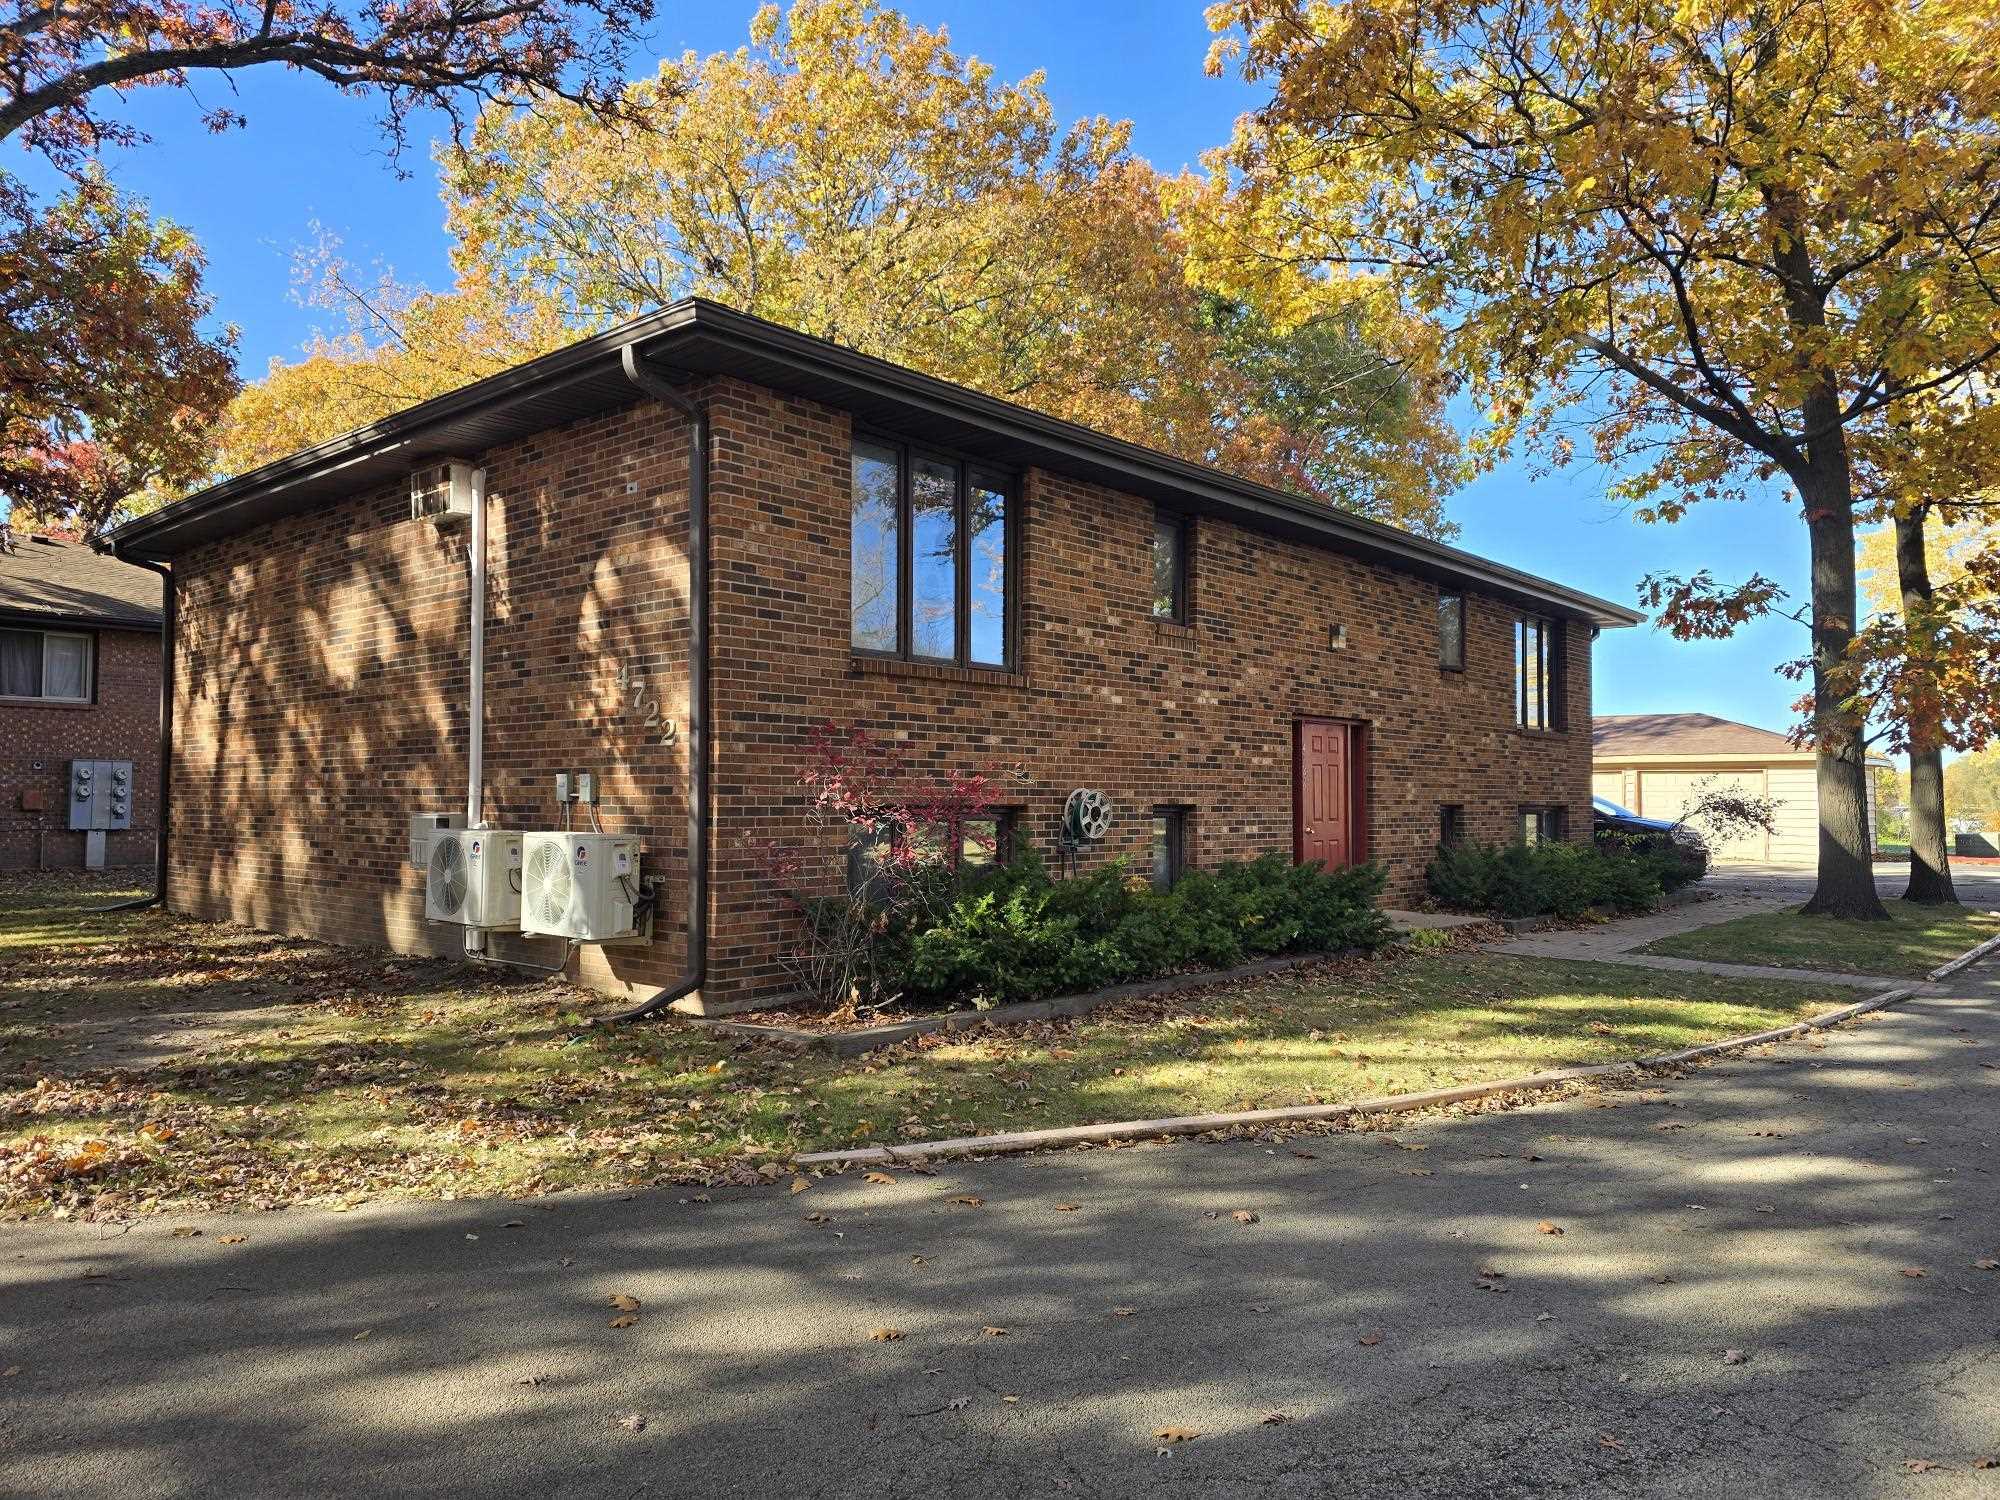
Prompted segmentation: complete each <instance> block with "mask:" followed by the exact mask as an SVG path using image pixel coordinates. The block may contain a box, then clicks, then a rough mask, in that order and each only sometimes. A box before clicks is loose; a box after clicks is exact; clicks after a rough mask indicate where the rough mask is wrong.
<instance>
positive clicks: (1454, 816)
mask: <svg viewBox="0 0 2000 1500" xmlns="http://www.w3.org/2000/svg"><path fill="white" fill-rule="evenodd" d="M1464 842H1465V804H1464V803H1462V802H1443V803H1440V804H1438V843H1439V844H1440V845H1442V846H1444V847H1446V848H1449V847H1451V846H1452V845H1453V844H1462V843H1464Z"/></svg>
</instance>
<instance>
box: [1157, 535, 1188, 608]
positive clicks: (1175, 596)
mask: <svg viewBox="0 0 2000 1500" xmlns="http://www.w3.org/2000/svg"><path fill="white" fill-rule="evenodd" d="M1187 543H1188V525H1187V520H1186V518H1185V517H1182V516H1174V515H1168V514H1166V513H1165V512H1156V513H1155V514H1154V516H1153V617H1154V618H1155V619H1158V620H1172V621H1173V622H1174V623H1175V624H1177V625H1185V624H1187V620H1188V587H1187V581H1188V566H1187V563H1188V559H1187V551H1188V548H1187Z"/></svg>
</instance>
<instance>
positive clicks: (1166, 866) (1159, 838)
mask: <svg viewBox="0 0 2000 1500" xmlns="http://www.w3.org/2000/svg"><path fill="white" fill-rule="evenodd" d="M1186 868H1187V809H1186V808H1184V807H1156V808H1154V809H1153V870H1152V875H1153V889H1154V890H1156V891H1167V890H1172V889H1173V888H1174V886H1175V885H1177V884H1179V883H1180V878H1181V872H1182V870H1184V869H1186Z"/></svg>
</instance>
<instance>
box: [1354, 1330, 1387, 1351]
mask: <svg viewBox="0 0 2000 1500" xmlns="http://www.w3.org/2000/svg"><path fill="white" fill-rule="evenodd" d="M1355 1342H1356V1343H1357V1344H1359V1345H1360V1346H1361V1347H1362V1348H1364V1349H1373V1348H1374V1347H1375V1346H1376V1345H1377V1344H1379V1343H1381V1342H1382V1335H1381V1334H1380V1333H1364V1334H1362V1335H1361V1337H1360V1338H1358V1339H1356V1340H1355Z"/></svg>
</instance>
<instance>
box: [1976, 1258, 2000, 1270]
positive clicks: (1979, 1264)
mask: <svg viewBox="0 0 2000 1500" xmlns="http://www.w3.org/2000/svg"><path fill="white" fill-rule="evenodd" d="M1972 1269H1973V1270H1975V1271H2000V1260H1995V1259H1993V1257H1992V1256H1990V1255H1988V1256H1982V1257H1981V1258H1980V1259H1978V1260H1975V1261H1974V1262H1973V1263H1972Z"/></svg>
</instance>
